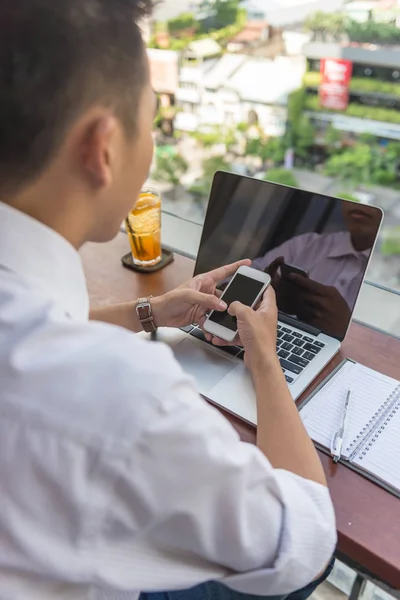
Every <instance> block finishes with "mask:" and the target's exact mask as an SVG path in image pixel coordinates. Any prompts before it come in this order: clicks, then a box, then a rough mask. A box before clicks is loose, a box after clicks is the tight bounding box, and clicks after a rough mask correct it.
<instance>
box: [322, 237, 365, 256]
mask: <svg viewBox="0 0 400 600" xmlns="http://www.w3.org/2000/svg"><path fill="white" fill-rule="evenodd" d="M336 237H337V238H339V237H340V240H339V239H336V241H335V243H334V244H333V245H332V248H331V250H330V251H329V253H328V254H327V258H342V257H343V256H349V255H353V256H357V257H358V256H364V257H365V258H369V255H370V253H371V250H362V251H361V252H359V251H358V250H356V249H355V248H354V246H353V244H352V241H351V236H350V233H349V232H348V231H343V232H340V236H339V235H337V236H336Z"/></svg>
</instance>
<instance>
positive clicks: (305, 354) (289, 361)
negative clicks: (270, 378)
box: [181, 323, 325, 384]
mask: <svg viewBox="0 0 400 600" xmlns="http://www.w3.org/2000/svg"><path fill="white" fill-rule="evenodd" d="M181 329H182V331H185V332H186V333H189V334H190V335H192V336H193V337H195V338H197V339H198V340H201V341H202V342H206V343H207V344H209V343H210V342H208V341H207V340H206V337H205V335H204V333H203V331H202V330H201V329H199V328H198V327H194V326H193V325H189V326H188V327H182V328H181ZM324 347H325V344H323V343H322V342H319V341H318V340H316V339H315V338H312V337H310V336H309V335H303V334H302V333H300V332H299V331H295V330H293V329H290V327H288V326H286V325H281V324H280V323H278V335H277V342H276V351H277V354H278V357H279V362H280V363H281V367H282V370H283V372H284V374H285V377H286V381H287V382H288V383H289V384H290V383H293V382H294V380H295V379H296V377H297V376H298V375H300V373H302V372H303V370H304V369H305V368H306V367H308V365H309V364H310V362H311V361H312V360H314V358H315V357H316V356H317V354H319V352H321V350H322V348H324ZM219 349H220V350H222V351H223V352H226V353H227V354H230V355H231V356H235V357H236V358H240V359H243V357H244V351H243V348H240V347H239V346H220V347H219Z"/></svg>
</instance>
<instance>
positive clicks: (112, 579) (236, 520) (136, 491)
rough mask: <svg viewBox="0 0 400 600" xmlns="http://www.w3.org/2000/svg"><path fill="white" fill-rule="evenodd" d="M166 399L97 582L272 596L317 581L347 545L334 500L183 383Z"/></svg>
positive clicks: (128, 482) (119, 502)
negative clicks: (280, 465)
mask: <svg viewBox="0 0 400 600" xmlns="http://www.w3.org/2000/svg"><path fill="white" fill-rule="evenodd" d="M171 363H172V361H171ZM173 367H174V369H176V370H177V369H178V368H179V367H178V366H176V367H175V365H173ZM171 369H172V370H173V368H172V365H171ZM150 387H151V385H150ZM159 387H160V389H161V388H162V382H159ZM146 393H147V394H149V391H148V390H147V392H146ZM156 400H157V401H156V403H155V405H156V406H157V409H156V410H155V412H154V414H153V415H152V416H151V418H150V420H149V423H148V426H147V427H146V428H145V430H144V431H143V433H142V435H141V436H140V438H139V439H138V440H137V441H136V442H135V444H134V446H133V447H132V448H131V450H130V451H129V452H128V453H127V456H126V458H125V460H124V461H123V462H122V463H121V464H120V465H119V466H118V469H119V472H118V477H117V478H116V484H115V486H114V490H113V495H112V499H111V502H110V505H109V508H108V512H107V516H106V518H105V521H104V526H103V528H102V534H101V537H100V540H99V542H98V544H97V548H96V553H95V563H96V579H97V580H98V581H99V582H100V583H101V584H102V585H105V586H112V587H114V588H117V589H123V590H140V591H162V590H163V591H166V590H172V589H186V588H190V587H192V586H194V585H196V584H198V583H200V582H203V581H208V580H223V581H224V583H225V584H226V585H228V586H230V587H232V588H233V589H236V590H238V591H241V592H244V593H248V594H262V595H276V594H285V593H289V592H291V591H293V590H295V589H299V588H301V587H302V586H304V585H307V584H308V583H310V582H311V581H312V580H313V579H314V578H315V577H316V576H317V575H318V574H319V573H320V572H321V571H322V570H323V569H324V567H325V566H326V564H327V563H328V561H329V559H330V557H331V555H332V554H333V550H334V546H335V542H336V532H335V520H334V513H333V508H332V504H331V500H330V497H329V492H328V490H327V489H326V488H325V487H323V486H321V485H319V484H316V483H313V482H311V481H307V480H304V479H302V478H300V477H298V476H295V475H293V474H291V473H289V472H286V471H281V470H274V469H273V468H272V466H271V465H270V463H269V462H268V460H267V459H266V458H265V456H264V455H263V454H262V453H261V452H260V451H259V450H258V449H257V448H256V447H255V446H253V445H250V444H246V443H242V442H241V441H240V439H239V437H238V435H237V434H236V432H235V431H234V429H233V428H232V427H231V426H230V424H229V423H228V421H226V419H224V417H223V416H222V415H221V414H220V413H219V412H218V411H217V410H215V409H213V408H212V407H210V406H209V405H208V404H207V403H206V402H205V401H203V400H202V399H201V398H200V397H199V396H198V394H197V392H196V391H195V389H194V388H193V385H192V382H191V380H190V379H189V378H186V376H185V375H183V373H182V374H181V375H179V376H177V378H176V380H175V381H174V382H173V383H171V384H170V385H169V387H168V388H167V389H165V390H164V394H163V397H162V398H159V399H156ZM116 468H117V467H116Z"/></svg>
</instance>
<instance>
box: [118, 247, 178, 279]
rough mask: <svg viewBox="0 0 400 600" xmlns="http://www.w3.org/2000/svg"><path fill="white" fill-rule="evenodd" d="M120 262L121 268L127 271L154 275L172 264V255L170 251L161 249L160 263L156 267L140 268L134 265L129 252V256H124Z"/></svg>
mask: <svg viewBox="0 0 400 600" xmlns="http://www.w3.org/2000/svg"><path fill="white" fill-rule="evenodd" d="M121 260H122V264H123V266H124V267H126V268H127V269H131V270H132V271H136V272H138V273H156V272H157V271H161V269H164V267H166V266H167V265H169V264H170V263H172V261H173V260H174V253H173V252H172V250H166V249H165V248H163V249H162V257H161V260H160V262H159V263H157V264H156V265H153V266H147V267H140V266H139V265H135V263H134V262H133V259H132V254H131V253H130V252H129V254H125V256H123V257H122V259H121Z"/></svg>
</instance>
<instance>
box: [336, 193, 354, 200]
mask: <svg viewBox="0 0 400 600" xmlns="http://www.w3.org/2000/svg"><path fill="white" fill-rule="evenodd" d="M336 197H337V198H341V199H342V200H350V201H351V202H360V201H359V200H358V198H356V197H355V196H353V194H351V193H350V192H339V194H336Z"/></svg>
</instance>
